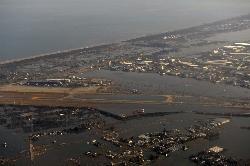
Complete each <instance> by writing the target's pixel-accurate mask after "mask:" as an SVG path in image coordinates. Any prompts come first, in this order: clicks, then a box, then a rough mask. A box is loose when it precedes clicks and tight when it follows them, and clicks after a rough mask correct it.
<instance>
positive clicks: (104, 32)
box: [0, 0, 250, 61]
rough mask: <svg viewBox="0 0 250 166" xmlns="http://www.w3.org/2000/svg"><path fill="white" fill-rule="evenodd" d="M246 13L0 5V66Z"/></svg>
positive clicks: (145, 4)
mask: <svg viewBox="0 0 250 166" xmlns="http://www.w3.org/2000/svg"><path fill="white" fill-rule="evenodd" d="M249 12H250V2H249V1H247V0H238V1H235V0H221V1H215V0H212V1H211V0H203V1H200V0H188V1H183V0H176V1H172V0H158V1H150V0H143V1H142V0H137V1H133V0H128V1H122V0H105V1H102V0H96V1H91V0H85V1H83V0H60V1H59V0H36V1H33V0H22V1H19V0H2V1H1V2H0V29H1V31H0V38H1V41H0V50H1V52H0V61H4V60H10V59H15V58H22V57H27V56H32V55H37V54H44V53H49V52H55V51H61V50H66V49H71V48H78V47H85V46H90V45H95V44H101V43H104V42H105V43H110V42H116V41H118V40H124V39H128V38H135V37H138V36H141V35H148V34H155V33H162V32H165V31H169V30H175V29H181V28H185V27H191V26H194V25H200V24H203V23H208V22H213V21H217V20H222V19H225V18H230V17H233V16H235V15H241V14H246V13H249Z"/></svg>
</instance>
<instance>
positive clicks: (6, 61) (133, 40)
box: [0, 13, 250, 66]
mask: <svg viewBox="0 0 250 166" xmlns="http://www.w3.org/2000/svg"><path fill="white" fill-rule="evenodd" d="M249 15H250V13H246V14H243V15H239V16H235V17H231V18H226V19H223V20H219V21H214V22H210V23H203V24H200V25H196V26H192V27H185V28H182V29H176V30H169V31H166V32H163V33H157V34H148V35H142V36H139V37H135V38H129V39H125V40H118V41H117V42H107V43H101V44H95V45H91V46H85V47H80V48H72V49H69V50H62V51H57V52H50V53H44V54H38V55H31V56H27V57H23V58H16V59H10V60H4V61H0V66H1V65H6V64H11V63H15V62H22V61H25V60H33V59H36V58H43V57H47V56H53V55H54V56H57V55H59V54H64V53H72V52H79V51H88V50H91V49H97V48H98V47H105V46H109V45H112V44H115V43H121V42H136V41H140V40H148V39H152V38H157V37H159V36H162V35H176V34H179V33H181V32H183V31H186V30H190V31H193V30H194V29H195V28H198V27H201V26H207V25H213V24H218V23H220V22H224V21H230V20H232V19H241V18H242V17H243V18H244V17H245V16H249ZM185 33H186V32H185Z"/></svg>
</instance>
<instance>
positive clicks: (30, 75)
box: [0, 14, 250, 165]
mask: <svg viewBox="0 0 250 166" xmlns="http://www.w3.org/2000/svg"><path fill="white" fill-rule="evenodd" d="M249 29H250V14H247V15H242V16H238V17H234V18H230V19H226V20H222V21H218V22H213V23H208V24H203V25H199V26H195V27H190V28H184V29H180V30H173V31H169V32H166V33H163V34H155V35H148V36H143V37H139V38H134V39H129V40H126V41H121V42H117V43H111V44H104V45H97V46H92V47H86V48H79V49H72V50H66V51H58V52H56V53H51V54H47V55H37V56H33V57H28V58H23V59H17V60H10V61H5V62H0V69H1V70H0V124H1V126H2V127H1V129H2V130H1V131H3V132H5V131H11V132H9V133H11V134H9V133H7V132H6V138H3V139H1V141H3V140H4V142H2V147H1V148H3V149H4V150H5V156H0V161H1V163H2V164H8V163H9V164H13V163H14V164H18V163H21V165H22V164H27V163H28V164H30V163H36V162H35V161H36V160H39V158H38V157H37V156H39V157H41V158H43V160H44V159H45V160H46V159H48V161H49V160H51V161H52V160H53V159H51V158H50V157H49V153H50V152H51V151H53V152H59V151H61V150H62V151H63V152H64V153H65V154H67V157H64V156H62V157H63V159H62V160H59V161H57V163H56V165H84V163H85V164H86V163H90V165H95V164H99V165H128V164H133V165H147V164H149V165H151V164H153V165H158V164H159V165H162V163H169V165H174V164H173V163H175V162H174V161H173V160H175V161H178V162H180V163H178V164H177V165H196V164H198V165H248V164H249V156H248V157H246V156H244V155H246V154H249V153H248V152H250V151H249V149H248V148H245V149H244V148H242V150H238V151H237V152H236V151H234V149H228V147H226V146H234V145H233V144H230V145H227V144H226V143H224V140H221V139H223V138H224V139H225V138H226V137H227V138H228V139H229V140H230V139H234V140H236V138H237V139H239V140H241V141H242V144H244V145H242V144H241V145H239V146H248V147H249V143H248V141H249V139H248V138H249V135H250V134H249V129H250V125H249V116H250V112H249V108H250V102H249V100H250V98H249V95H248V94H249V92H250V91H249V89H250V72H249V71H250V41H234V42H229V41H225V40H209V39H210V38H212V37H214V36H216V35H219V34H222V33H233V32H240V31H245V30H249ZM126 74H127V75H126ZM143 74H150V75H146V76H145V75H143ZM125 75H126V77H125ZM141 75H143V76H144V77H143V78H142V77H141ZM156 76H157V77H156ZM145 77H148V78H145ZM164 77H167V78H164ZM173 77H179V78H180V79H178V80H171V81H169V82H170V83H169V84H168V83H167V81H166V80H167V79H169V80H170V79H171V78H173ZM163 79H164V81H166V82H164V83H162V82H163ZM187 80H188V81H187ZM190 80H194V81H196V82H195V83H190ZM153 81H155V82H153ZM180 82H181V83H182V84H181V86H182V89H178V88H177V89H174V88H175V84H177V83H180ZM203 82H204V83H209V84H206V85H205V84H204V87H203V89H206V88H207V87H206V86H207V85H210V84H211V86H213V87H219V88H218V89H220V93H225V94H226V93H227V91H226V88H229V89H230V87H231V88H232V89H230V90H231V91H232V92H235V93H236V92H238V91H239V90H238V89H240V92H241V94H239V95H238V94H236V95H238V96H236V97H234V98H233V97H231V96H226V95H224V94H220V95H218V94H210V95H206V94H202V93H201V92H197V91H196V88H195V86H197V87H198V86H202V84H203ZM156 83H157V84H156ZM222 85H223V86H222ZM189 87H194V88H193V91H192V93H191V92H190V91H191V90H190V91H189V92H187V90H186V89H185V88H189ZM221 87H222V88H223V89H222V88H221ZM236 88H237V89H236ZM207 91H209V88H208V89H207ZM218 93H219V92H218ZM208 94H209V93H208ZM236 124H237V125H236ZM230 125H231V126H230ZM232 126H237V127H232ZM226 131H227V132H226ZM236 131H237V132H236ZM239 131H240V132H239ZM233 132H235V133H241V134H242V133H243V134H242V135H244V134H245V135H244V136H242V137H243V138H238V136H237V134H235V135H233V136H232V135H230V133H233ZM246 132H248V133H247V134H246ZM8 134H9V135H8ZM72 135H74V138H73V137H72ZM16 136H18V143H20V142H21V143H20V144H22V146H24V145H23V144H24V143H23V142H25V143H26V144H27V147H25V146H24V147H22V149H21V150H20V149H19V151H18V152H17V153H10V152H9V151H10V149H14V148H15V147H14V145H13V144H14V140H11V141H9V139H14V138H15V137H16ZM12 137H13V138H12ZM23 137H24V138H23ZM233 137H234V138H233ZM239 137H240V136H239ZM235 142H236V141H235ZM237 142H238V141H237ZM213 143H216V144H213ZM26 144H25V145H26ZM218 144H219V145H218ZM220 144H221V145H220ZM76 145H77V146H78V147H81V150H79V149H78V150H76V149H77V148H78V147H76ZM221 146H225V147H221ZM235 146H238V144H237V143H236V144H235ZM70 147H74V148H75V149H74V148H72V149H73V150H72V149H71V148H70ZM8 148H10V149H8ZM236 149H237V148H236ZM79 151H80V152H79ZM72 152H75V153H74V155H73V154H72ZM10 154H11V155H10ZM235 156H237V157H235ZM41 158H40V161H41ZM172 159H173V160H172ZM100 163H102V164H100ZM38 165H39V164H38ZM163 165H164V164H163Z"/></svg>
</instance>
